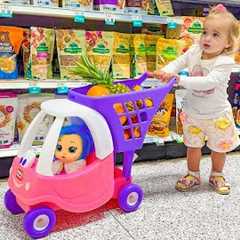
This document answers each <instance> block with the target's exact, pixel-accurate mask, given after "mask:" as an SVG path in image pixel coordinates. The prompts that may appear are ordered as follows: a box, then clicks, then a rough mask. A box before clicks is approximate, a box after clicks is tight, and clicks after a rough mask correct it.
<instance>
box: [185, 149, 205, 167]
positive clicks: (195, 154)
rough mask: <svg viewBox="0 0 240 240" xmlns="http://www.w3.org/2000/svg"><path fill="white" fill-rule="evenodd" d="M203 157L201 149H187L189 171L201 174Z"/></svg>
mask: <svg viewBox="0 0 240 240" xmlns="http://www.w3.org/2000/svg"><path fill="white" fill-rule="evenodd" d="M201 157H202V152H201V148H191V147H188V148H187V165H188V170H189V171H192V172H199V166H200V160H201Z"/></svg>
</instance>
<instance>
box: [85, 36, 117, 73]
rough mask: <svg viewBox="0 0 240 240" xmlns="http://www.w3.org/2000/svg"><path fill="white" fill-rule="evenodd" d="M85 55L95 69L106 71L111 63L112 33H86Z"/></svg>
mask: <svg viewBox="0 0 240 240" xmlns="http://www.w3.org/2000/svg"><path fill="white" fill-rule="evenodd" d="M85 37H86V50H87V55H88V57H89V59H90V61H91V62H92V63H94V64H95V65H96V66H97V68H99V69H101V70H103V71H108V70H109V67H110V63H111V61H112V51H113V33H112V32H102V31H86V34H85Z"/></svg>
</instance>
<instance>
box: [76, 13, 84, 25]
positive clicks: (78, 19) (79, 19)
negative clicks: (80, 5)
mask: <svg viewBox="0 0 240 240" xmlns="http://www.w3.org/2000/svg"><path fill="white" fill-rule="evenodd" d="M74 22H75V23H85V16H84V14H83V13H77V14H76V15H75V16H74Z"/></svg>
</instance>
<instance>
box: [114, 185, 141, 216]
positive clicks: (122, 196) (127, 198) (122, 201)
mask: <svg viewBox="0 0 240 240" xmlns="http://www.w3.org/2000/svg"><path fill="white" fill-rule="evenodd" d="M142 199H143V191H142V189H141V187H139V186H138V185H136V184H129V185H127V186H125V187H124V188H123V189H122V190H121V191H120V193H119V196H118V204H119V206H120V208H121V209H122V210H123V211H124V212H133V211H136V210H137V209H138V207H139V206H140V204H141V202H142Z"/></svg>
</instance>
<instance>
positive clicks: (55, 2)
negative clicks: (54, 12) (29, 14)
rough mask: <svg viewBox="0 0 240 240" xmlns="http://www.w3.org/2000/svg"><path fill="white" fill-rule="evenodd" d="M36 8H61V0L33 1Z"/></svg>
mask: <svg viewBox="0 0 240 240" xmlns="http://www.w3.org/2000/svg"><path fill="white" fill-rule="evenodd" d="M32 4H33V5H35V6H46V7H59V0H32Z"/></svg>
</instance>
